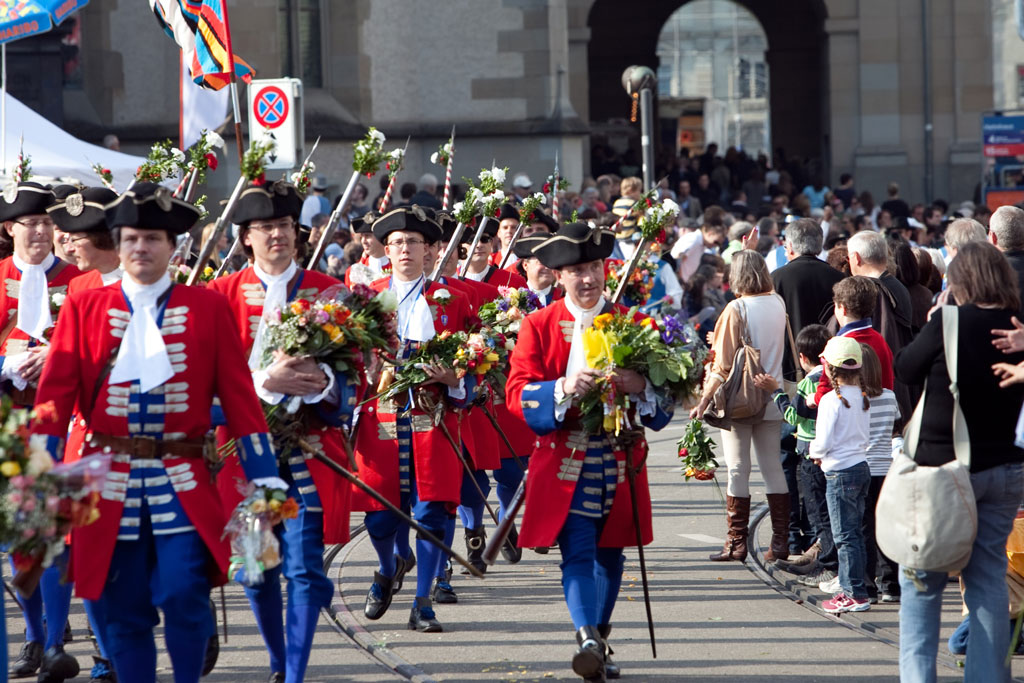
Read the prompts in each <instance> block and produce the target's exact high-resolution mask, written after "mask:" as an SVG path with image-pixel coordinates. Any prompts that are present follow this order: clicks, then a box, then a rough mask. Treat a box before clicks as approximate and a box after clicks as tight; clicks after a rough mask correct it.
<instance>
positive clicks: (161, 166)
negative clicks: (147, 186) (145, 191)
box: [135, 138, 187, 183]
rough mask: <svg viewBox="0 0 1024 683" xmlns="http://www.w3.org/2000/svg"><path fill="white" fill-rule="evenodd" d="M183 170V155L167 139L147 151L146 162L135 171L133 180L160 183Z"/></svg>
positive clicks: (184, 166) (184, 167)
mask: <svg viewBox="0 0 1024 683" xmlns="http://www.w3.org/2000/svg"><path fill="white" fill-rule="evenodd" d="M185 170H187V166H186V164H185V153H184V152H182V151H181V150H180V149H178V148H177V147H175V146H174V143H173V142H171V140H170V139H169V138H168V139H167V140H164V141H163V142H158V143H156V144H155V145H153V147H152V148H151V149H150V150H149V154H147V155H146V160H145V161H143V162H142V164H141V165H140V166H139V168H138V169H137V170H136V171H135V180H137V181H149V182H153V183H161V182H163V181H164V180H166V179H167V178H170V177H172V176H177V175H178V172H179V171H185Z"/></svg>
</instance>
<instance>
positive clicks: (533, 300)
mask: <svg viewBox="0 0 1024 683" xmlns="http://www.w3.org/2000/svg"><path fill="white" fill-rule="evenodd" d="M498 294H500V295H501V296H500V297H499V298H497V299H495V300H494V301H488V302H487V303H486V304H484V305H483V306H481V307H480V309H479V310H478V311H477V315H478V316H479V318H480V322H481V323H483V325H484V327H488V328H490V329H492V330H494V331H496V332H500V333H501V334H503V335H505V336H506V337H511V338H512V340H513V343H514V342H515V338H516V337H517V335H518V334H519V326H520V325H521V324H522V321H523V318H525V317H526V316H527V315H529V314H530V313H533V312H534V311H539V310H540V309H541V308H543V306H541V303H540V298H538V297H537V295H536V294H534V293H533V292H532V291H531V290H529V289H526V288H525V287H520V288H519V289H516V288H515V287H498Z"/></svg>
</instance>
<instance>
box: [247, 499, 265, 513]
mask: <svg viewBox="0 0 1024 683" xmlns="http://www.w3.org/2000/svg"><path fill="white" fill-rule="evenodd" d="M249 510H250V511H252V512H253V513H254V514H257V515H258V514H260V513H261V512H266V511H267V501H265V500H254V501H253V502H252V504H251V505H249Z"/></svg>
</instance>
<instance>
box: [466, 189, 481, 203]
mask: <svg viewBox="0 0 1024 683" xmlns="http://www.w3.org/2000/svg"><path fill="white" fill-rule="evenodd" d="M467 199H468V200H469V201H470V202H472V203H473V204H479V203H480V202H482V201H483V200H484V191H483V190H481V189H480V188H479V187H474V188H472V189H471V190H470V191H469V196H468V197H467Z"/></svg>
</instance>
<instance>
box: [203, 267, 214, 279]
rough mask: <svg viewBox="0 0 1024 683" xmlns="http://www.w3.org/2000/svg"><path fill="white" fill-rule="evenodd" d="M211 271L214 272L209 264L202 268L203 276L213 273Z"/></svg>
mask: <svg viewBox="0 0 1024 683" xmlns="http://www.w3.org/2000/svg"><path fill="white" fill-rule="evenodd" d="M213 273H214V270H213V268H211V267H210V266H206V268H203V275H204V276H205V277H210V276H211V275H213Z"/></svg>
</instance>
